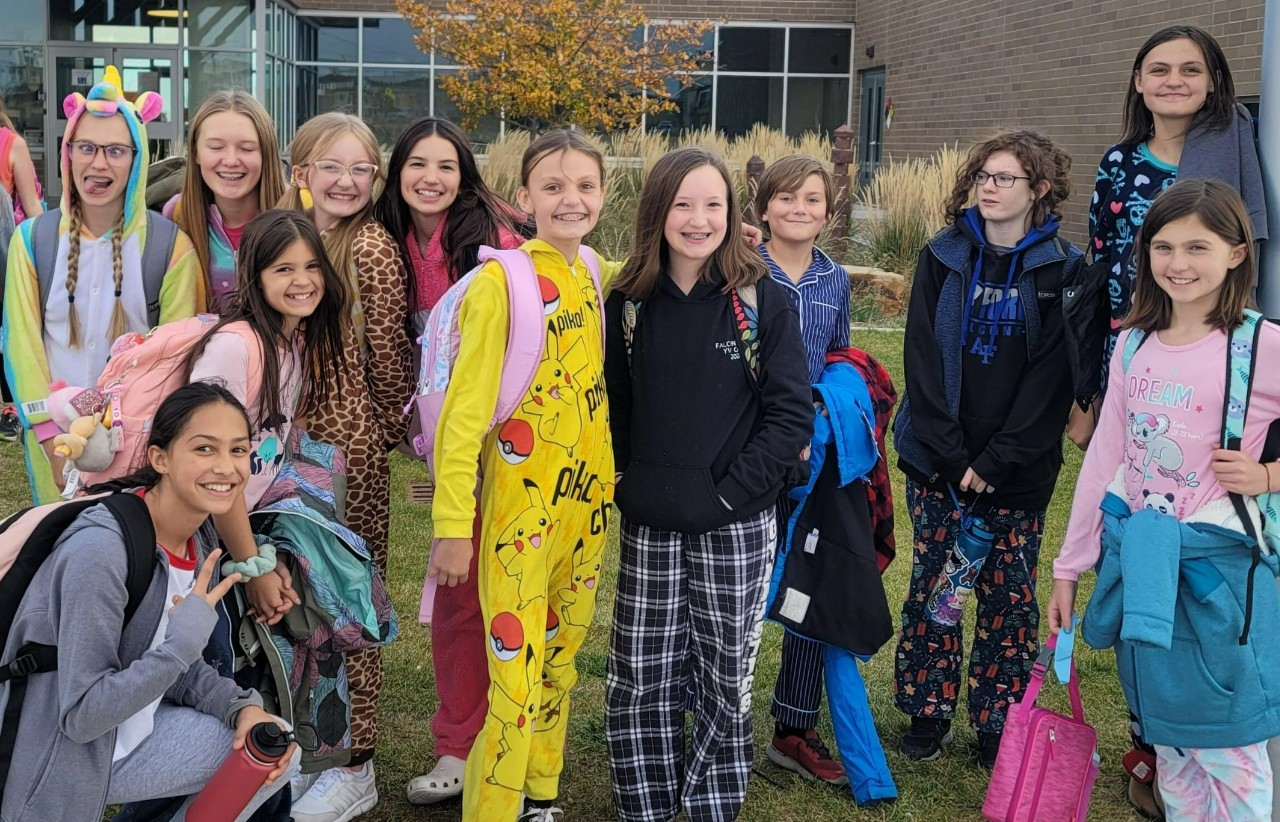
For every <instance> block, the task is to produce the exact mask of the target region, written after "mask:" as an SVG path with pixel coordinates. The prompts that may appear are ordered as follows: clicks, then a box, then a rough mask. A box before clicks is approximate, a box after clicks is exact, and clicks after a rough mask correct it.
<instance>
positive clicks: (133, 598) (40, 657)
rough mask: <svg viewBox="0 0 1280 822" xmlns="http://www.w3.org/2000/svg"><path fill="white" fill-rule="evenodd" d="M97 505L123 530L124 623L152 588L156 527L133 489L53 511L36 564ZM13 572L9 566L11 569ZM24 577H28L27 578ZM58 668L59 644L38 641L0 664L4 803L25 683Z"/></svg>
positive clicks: (0, 756)
mask: <svg viewBox="0 0 1280 822" xmlns="http://www.w3.org/2000/svg"><path fill="white" fill-rule="evenodd" d="M99 503H101V504H102V505H103V506H104V507H105V508H106V509H107V510H108V511H110V512H111V515H112V516H114V517H115V519H116V522H117V523H119V525H120V531H121V533H123V534H124V545H125V556H126V558H127V570H126V572H125V590H127V591H128V597H129V598H128V600H127V601H126V602H125V606H124V624H126V625H127V624H128V623H129V620H130V619H132V618H133V615H134V613H135V612H136V611H137V610H138V606H139V605H140V604H142V599H143V597H145V596H146V594H147V589H148V588H150V587H151V577H152V569H153V568H154V566H155V558H156V531H155V525H154V524H152V522H151V513H150V511H148V510H147V504H146V503H145V502H143V501H142V498H141V497H139V496H137V495H135V494H131V493H122V494H111V495H110V496H107V497H103V498H101V499H92V500H84V501H83V504H75V503H73V504H71V505H66V506H63V507H62V509H61V510H59V511H56V512H54V513H53V514H51V515H50V516H49V517H48V518H46V519H45V520H44V521H43V522H41V523H40V525H39V526H37V529H36V532H35V533H33V534H32V537H31V539H32V540H34V539H35V538H36V537H37V535H40V531H41V529H43V528H44V527H45V525H46V523H47V524H48V525H49V526H50V528H51V529H56V534H54V535H49V534H48V532H46V533H45V534H44V535H43V537H44V539H46V540H47V542H48V545H47V546H46V548H45V550H44V551H43V552H41V553H42V556H40V557H39V558H38V561H39V562H43V561H44V559H46V558H48V556H49V553H50V552H51V551H52V548H53V545H54V544H55V543H56V542H57V537H58V536H60V535H61V534H62V532H63V531H64V530H66V528H67V526H69V525H70V524H71V523H72V522H73V521H74V520H75V519H76V517H79V516H80V514H81V513H82V512H83V511H84V510H85V509H87V508H91V507H93V506H94V505H97V504H99ZM16 519H17V517H16V516H15V517H10V518H9V519H8V520H6V521H5V522H4V524H3V526H0V530H4V529H5V528H7V527H8V526H9V525H10V524H12V523H13V522H14V521H15V520H16ZM23 559H26V557H23V556H21V555H20V556H19V561H21V560H23ZM13 570H14V569H10V573H12V571H13ZM6 576H8V575H6ZM26 581H27V582H29V581H30V577H29V576H28V577H27V579H26ZM7 599H9V600H12V602H10V603H9V604H8V605H7V606H6V610H7V609H8V608H10V607H11V608H12V610H13V612H14V613H16V611H17V608H18V604H19V602H20V601H21V596H9V597H7ZM12 616H13V614H9V617H10V619H12ZM57 669H58V648H57V646H54V645H45V644H42V643H38V642H30V643H27V644H26V645H23V646H22V647H21V648H19V649H18V653H17V655H16V656H15V657H14V659H13V661H11V662H10V663H9V664H8V665H5V666H3V667H0V684H3V683H5V682H8V683H9V700H8V702H7V703H6V704H5V709H4V717H3V719H0V803H3V802H4V785H5V782H6V781H7V780H8V778H9V765H10V764H11V763H12V761H13V750H14V746H15V745H16V744H17V739H18V723H19V721H20V720H21V719H22V704H23V702H24V701H25V700H26V696H27V682H28V681H30V677H31V676H32V675H33V674H42V673H48V672H49V671H56V670H57Z"/></svg>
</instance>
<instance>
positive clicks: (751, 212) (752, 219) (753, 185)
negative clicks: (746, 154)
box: [743, 154, 764, 226]
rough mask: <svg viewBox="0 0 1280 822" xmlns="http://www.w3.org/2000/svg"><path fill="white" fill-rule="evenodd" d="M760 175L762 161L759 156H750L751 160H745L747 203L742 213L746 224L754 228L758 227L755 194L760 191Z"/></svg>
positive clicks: (758, 219)
mask: <svg viewBox="0 0 1280 822" xmlns="http://www.w3.org/2000/svg"><path fill="white" fill-rule="evenodd" d="M761 174H764V160H762V159H760V156H759V155H757V154H752V155H751V159H750V160H747V203H746V208H744V209H743V211H744V212H745V213H746V219H747V222H749V223H751V224H752V225H756V226H758V225H760V215H759V214H757V213H756V192H757V191H759V190H760V175H761Z"/></svg>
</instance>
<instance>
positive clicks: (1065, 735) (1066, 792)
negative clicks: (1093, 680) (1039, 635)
mask: <svg viewBox="0 0 1280 822" xmlns="http://www.w3.org/2000/svg"><path fill="white" fill-rule="evenodd" d="M1057 639H1058V638H1057V636H1050V637H1049V641H1048V642H1046V643H1045V646H1044V649H1043V650H1041V652H1040V655H1039V656H1038V657H1037V658H1036V662H1035V665H1034V666H1033V667H1032V669H1031V680H1030V682H1028V683H1027V692H1026V694H1025V695H1024V696H1023V697H1022V701H1021V702H1018V703H1017V704H1015V705H1012V706H1010V707H1009V718H1008V720H1006V722H1005V726H1004V735H1003V738H1002V739H1001V741H1000V753H999V754H998V755H997V756H996V767H995V770H994V771H992V772H991V784H990V786H988V788H987V799H986V801H985V802H983V803H982V815H983V816H984V817H985V818H987V819H989V820H991V822H1084V819H1085V817H1086V815H1087V814H1088V811H1089V795H1090V794H1091V793H1092V792H1093V782H1094V780H1095V779H1097V778H1098V732H1097V731H1095V730H1094V729H1093V726H1091V725H1090V724H1089V723H1088V722H1085V720H1084V703H1082V702H1081V701H1080V681H1079V677H1078V676H1077V675H1076V663H1075V659H1074V658H1073V659H1072V660H1071V677H1070V681H1069V682H1068V683H1067V692H1068V693H1069V694H1070V695H1071V716H1063V715H1062V714H1059V713H1055V712H1053V711H1051V710H1049V709H1048V708H1038V707H1036V697H1037V696H1039V694H1040V688H1041V686H1042V685H1044V675H1045V672H1046V671H1047V670H1048V667H1049V664H1050V661H1051V660H1052V659H1053V652H1054V648H1056V647H1057Z"/></svg>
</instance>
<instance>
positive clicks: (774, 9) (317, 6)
mask: <svg viewBox="0 0 1280 822" xmlns="http://www.w3.org/2000/svg"><path fill="white" fill-rule="evenodd" d="M294 2H295V3H296V4H297V6H298V8H299V9H305V10H335V11H395V10H396V4H395V0H294ZM440 5H443V3H440ZM644 6H645V8H646V9H647V10H648V13H649V16H650V17H654V18H664V17H666V18H675V19H693V20H719V19H724V20H781V21H786V22H811V23H850V22H852V21H853V0H743V2H735V0H658V2H653V3H645V4H644Z"/></svg>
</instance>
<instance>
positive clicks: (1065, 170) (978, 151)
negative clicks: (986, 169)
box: [945, 128, 1071, 226]
mask: <svg viewBox="0 0 1280 822" xmlns="http://www.w3.org/2000/svg"><path fill="white" fill-rule="evenodd" d="M1001 151H1008V152H1010V153H1011V154H1013V156H1014V157H1017V158H1018V165H1020V166H1022V170H1023V171H1025V172H1026V173H1027V176H1028V177H1030V178H1031V179H1030V180H1028V181H1027V185H1028V186H1029V187H1030V188H1031V190H1032V191H1034V190H1035V189H1036V186H1038V185H1040V183H1042V182H1044V181H1045V180H1048V181H1049V190H1048V191H1047V192H1045V194H1044V195H1043V196H1041V197H1039V198H1037V199H1036V201H1035V204H1034V205H1033V206H1032V207H1031V225H1033V226H1040V225H1044V222H1045V220H1047V219H1049V215H1051V214H1052V215H1053V216H1054V217H1058V218H1061V217H1062V215H1061V214H1059V213H1058V204H1059V203H1062V202H1063V201H1065V200H1066V199H1067V198H1068V197H1070V196H1071V155H1070V154H1068V153H1067V152H1066V151H1064V150H1063V149H1061V148H1059V147H1058V145H1057V144H1056V143H1054V142H1053V141H1052V140H1050V139H1049V138H1048V137H1046V136H1044V135H1043V134H1041V133H1040V132H1038V131H1035V130H1034V129H1029V128H1020V129H1010V130H1006V131H998V132H996V133H995V134H993V135H991V136H990V137H988V138H987V139H986V140H983V141H982V142H981V143H976V144H975V145H974V146H973V148H971V149H969V156H968V157H967V158H965V161H964V165H963V166H961V167H960V172H959V173H958V174H956V182H955V185H954V186H953V187H952V189H951V196H950V197H948V198H947V204H946V207H945V212H946V220H947V222H948V223H954V222H955V221H956V220H958V219H960V214H961V213H962V212H963V211H964V210H965V209H966V208H967V207H968V205H969V200H970V197H971V195H972V194H973V189H974V188H975V186H974V184H973V175H975V174H977V173H978V172H979V171H982V166H983V165H984V164H985V163H986V162H987V159H988V158H989V157H990V156H991V155H992V154H998V153H1000V152H1001Z"/></svg>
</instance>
